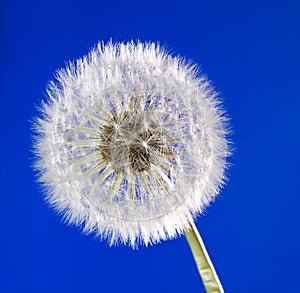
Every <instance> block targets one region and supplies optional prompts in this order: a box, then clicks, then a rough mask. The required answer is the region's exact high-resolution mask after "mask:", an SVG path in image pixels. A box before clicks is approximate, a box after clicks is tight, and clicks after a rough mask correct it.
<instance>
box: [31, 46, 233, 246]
mask: <svg viewBox="0 0 300 293" xmlns="http://www.w3.org/2000/svg"><path fill="white" fill-rule="evenodd" d="M56 79H57V80H56V81H55V82H51V83H50V85H49V87H48V91H47V93H48V99H47V101H46V102H45V103H44V104H43V106H42V107H41V113H42V114H41V117H39V118H37V119H36V122H35V131H36V135H35V146H34V149H35V153H36V157H37V160H36V164H35V167H36V169H37V170H38V171H39V179H40V181H41V182H42V183H43V184H44V186H45V187H46V193H47V200H48V201H49V202H50V204H51V205H53V206H54V207H55V208H56V209H57V210H58V211H59V212H61V213H63V214H64V216H65V218H66V220H67V221H68V222H70V223H75V224H77V225H82V227H83V230H84V231H86V232H95V233H96V234H97V235H99V236H100V237H101V238H102V237H104V238H108V239H109V241H110V243H111V244H115V243H116V242H117V241H122V242H124V243H127V244H129V245H131V246H133V247H135V246H137V245H138V244H145V245H147V244H149V243H156V242H159V241H160V240H162V239H168V238H173V237H175V236H176V235H178V234H181V233H182V231H183V229H185V228H187V227H188V226H189V222H190V221H192V219H193V217H194V216H196V215H197V214H198V213H201V211H203V209H204V207H205V206H207V205H208V204H209V202H210V201H211V200H212V199H213V198H214V197H215V195H216V194H217V193H218V192H219V188H220V186H221V185H222V183H223V181H224V169H225V167H226V160H225V159H226V156H227V155H228V142H227V140H226V127H225V122H226V119H225V118H224V116H223V111H221V110H220V107H219V102H218V100H217V99H216V93H215V92H214V91H213V90H212V88H211V87H210V85H209V82H208V81H207V80H206V78H205V77H203V76H197V73H196V70H195V66H191V65H189V64H185V62H184V61H183V60H182V59H180V58H178V57H172V56H171V55H168V54H167V53H166V52H164V51H163V50H162V49H161V48H160V47H159V45H157V44H154V43H140V42H137V43H134V42H129V43H126V44H124V43H119V44H113V43H111V42H110V43H108V44H106V45H105V44H98V46H97V47H96V48H95V49H93V50H92V51H91V52H90V53H89V54H88V55H87V56H86V57H83V58H81V59H79V60H77V61H76V62H75V63H70V64H69V65H68V66H67V68H66V69H62V70H59V71H58V74H57V77H56Z"/></svg>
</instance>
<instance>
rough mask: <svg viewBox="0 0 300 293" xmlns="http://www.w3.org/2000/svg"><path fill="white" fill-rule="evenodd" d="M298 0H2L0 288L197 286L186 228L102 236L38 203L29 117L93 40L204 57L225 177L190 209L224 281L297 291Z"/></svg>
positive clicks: (231, 288) (242, 289) (241, 288)
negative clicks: (130, 242) (121, 240)
mask: <svg viewBox="0 0 300 293" xmlns="http://www.w3.org/2000/svg"><path fill="white" fill-rule="evenodd" d="M299 3H300V2H299V1H289V0H282V1H274V0H273V1H263V0H260V1H259V0H255V1H230V0H229V1H216V0H213V1H196V0H195V1H188V0H187V1H162V0H161V1H148V2H143V1H111V2H110V1H89V0H86V1H82V2H77V1H69V0H68V1H66V0H65V1H58V0H52V1H33V0H31V1H20V0H19V1H16V0H6V1H5V0H4V1H1V4H0V5H1V7H0V9H1V12H0V26H1V38H0V40H1V46H0V50H1V54H0V56H1V57H0V58H1V59H0V62H1V63H0V65H1V67H0V95H1V101H0V107H1V108H0V109H1V111H0V129H1V143H0V159H1V174H0V180H1V182H0V192H1V197H0V225H1V226H0V228H1V231H0V270H1V272H0V292H43V293H44V292H45V293H46V292H204V289H203V286H202V283H201V281H200V279H199V277H198V273H197V270H196V267H195V265H194V261H193V258H192V256H191V253H190V251H189V247H188V245H187V243H186V240H185V238H184V237H181V238H179V239H176V240H173V241H167V242H164V243H162V244H159V245H156V246H153V247H150V248H147V249H140V250H138V251H133V250H131V249H130V248H128V247H117V248H109V247H108V246H107V244H106V243H105V242H99V241H98V240H95V239H94V237H92V236H85V235H82V234H81V233H80V232H79V231H78V229H77V228H76V227H72V226H71V227H70V226H66V225H64V224H62V223H61V218H60V216H58V215H57V214H56V213H55V212H54V211H53V210H52V209H50V208H49V207H48V206H47V205H46V204H45V203H44V201H43V194H42V192H41V190H40V188H39V187H38V185H37V184H36V182H35V178H34V172H33V171H32V169H31V167H30V164H31V159H32V154H31V153H30V147H31V144H32V142H31V131H30V127H31V126H30V119H31V118H32V117H34V116H35V115H36V109H35V106H36V105H39V103H40V101H41V99H43V98H44V92H45V87H46V84H47V82H48V81H49V80H50V79H52V73H53V71H54V70H55V69H56V68H59V67H64V65H65V62H66V61H68V60H75V59H76V58H78V57H80V56H82V55H84V54H86V53H87V52H88V50H89V48H90V47H92V46H94V45H95V43H96V42H97V41H98V40H104V41H108V40H109V39H110V38H112V39H113V41H127V40H130V39H137V38H138V39H140V40H142V41H160V42H161V44H163V45H166V46H167V48H169V49H172V51H173V52H174V53H175V54H180V55H183V56H185V57H188V58H189V59H191V60H192V61H194V62H196V63H198V64H201V66H202V68H203V70H204V72H205V73H206V74H207V75H208V77H209V78H210V79H211V80H212V81H213V83H214V85H215V87H216V89H217V90H218V91H220V92H221V95H222V98H223V100H224V104H225V107H226V108H227V110H228V113H229V116H230V117H231V118H232V120H231V123H232V128H233V134H232V136H231V138H232V140H233V141H234V147H235V151H234V155H233V156H232V158H231V159H230V161H231V163H232V164H233V166H232V167H231V169H230V170H229V179H230V180H229V182H228V184H227V186H226V187H225V188H224V190H223V191H222V193H221V195H220V196H219V198H218V200H217V201H216V202H215V203H214V204H213V205H212V206H211V207H210V208H209V209H208V210H207V213H206V215H205V216H202V217H200V218H199V219H198V221H197V226H198V228H199V230H200V232H201V233H202V236H203V238H204V241H205V243H206V245H207V248H208V250H209V253H210V255H211V258H212V260H213V262H214V264H215V267H216V269H217V271H218V273H219V276H220V279H221V281H222V283H223V285H224V288H225V291H226V292H233V293H247V292H249V293H250V292H251V293H253V292H300V285H299V280H298V278H299V274H300V263H299V261H300V259H299V247H300V235H299V205H300V192H299V187H300V186H299V181H300V180H299V166H300V160H299V150H300V148H299V145H300V139H299V134H300V123H299V113H300V107H299V106H300V100H299V98H300V97H299V87H300V74H299V73H300V72H299V71H300V69H299V68H300V62H299V61H300V58H299V57H300V56H299V52H300V39H299V36H300V21H299V15H300V9H299V8H300V7H299Z"/></svg>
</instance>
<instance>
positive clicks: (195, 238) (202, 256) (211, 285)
mask: <svg viewBox="0 0 300 293" xmlns="http://www.w3.org/2000/svg"><path fill="white" fill-rule="evenodd" d="M184 234H185V237H186V239H187V242H188V243H189V246H190V248H191V251H192V253H193V256H194V259H195V262H196V265H197V268H198V271H199V274H200V276H201V278H202V281H203V284H204V287H205V289H206V292H207V293H224V290H223V287H222V285H221V283H220V280H219V278H218V276H217V273H216V271H215V269H214V266H213V264H212V262H211V260H210V258H209V255H208V253H207V251H206V249H205V246H204V243H203V240H202V238H201V236H200V234H199V232H198V230H197V227H196V225H195V224H194V222H192V223H190V229H188V230H185V231H184Z"/></svg>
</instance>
